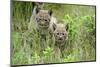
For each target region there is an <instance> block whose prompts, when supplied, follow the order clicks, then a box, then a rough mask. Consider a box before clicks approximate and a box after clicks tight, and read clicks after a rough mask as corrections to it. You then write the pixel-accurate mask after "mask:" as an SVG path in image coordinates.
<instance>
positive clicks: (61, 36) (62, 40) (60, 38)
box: [54, 23, 68, 59]
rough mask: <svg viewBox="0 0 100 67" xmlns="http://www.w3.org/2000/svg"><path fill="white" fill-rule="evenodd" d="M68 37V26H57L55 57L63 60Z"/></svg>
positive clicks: (55, 32)
mask: <svg viewBox="0 0 100 67" xmlns="http://www.w3.org/2000/svg"><path fill="white" fill-rule="evenodd" d="M67 37H68V32H67V29H66V25H64V24H62V23H58V24H56V25H55V30H54V39H55V56H56V57H58V59H59V58H61V57H62V56H63V54H62V53H63V51H64V50H65V45H66V41H67Z"/></svg>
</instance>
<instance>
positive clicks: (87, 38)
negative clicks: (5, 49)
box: [11, 1, 96, 65]
mask: <svg viewBox="0 0 100 67" xmlns="http://www.w3.org/2000/svg"><path fill="white" fill-rule="evenodd" d="M44 9H48V10H49V9H52V10H53V13H54V16H55V17H57V19H58V20H63V21H64V24H68V33H69V34H68V40H67V41H66V42H67V43H66V44H65V45H66V46H65V48H66V50H65V52H64V53H63V54H64V56H63V57H62V58H60V57H59V54H57V55H56V56H54V49H55V47H50V46H49V44H53V43H51V42H50V41H49V38H47V43H46V45H47V48H44V47H43V46H42V45H41V42H40V36H39V35H38V32H37V31H36V30H34V24H30V18H31V16H32V10H33V6H32V3H31V2H21V1H13V4H12V20H13V22H11V25H12V31H11V33H12V45H11V46H12V56H11V57H12V64H13V65H21V64H44V63H60V62H77V61H93V60H96V59H95V58H96V56H95V55H96V54H95V50H96V41H95V40H96V39H95V38H96V28H95V7H94V6H81V5H60V4H45V7H44ZM29 27H30V28H29ZM41 50H43V51H41ZM57 52H58V51H57Z"/></svg>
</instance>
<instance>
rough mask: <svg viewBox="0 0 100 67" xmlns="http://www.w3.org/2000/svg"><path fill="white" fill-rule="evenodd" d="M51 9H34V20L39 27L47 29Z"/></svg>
mask: <svg viewBox="0 0 100 67" xmlns="http://www.w3.org/2000/svg"><path fill="white" fill-rule="evenodd" d="M51 14H52V11H48V10H41V9H36V16H35V20H36V23H37V26H38V28H39V29H42V30H43V29H44V30H45V29H48V28H49V25H50V20H51Z"/></svg>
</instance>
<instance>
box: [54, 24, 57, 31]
mask: <svg viewBox="0 0 100 67" xmlns="http://www.w3.org/2000/svg"><path fill="white" fill-rule="evenodd" d="M56 27H57V24H56V23H53V31H55V29H56Z"/></svg>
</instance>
